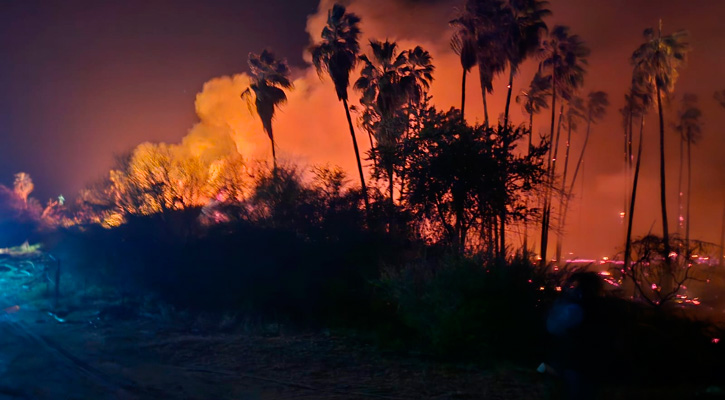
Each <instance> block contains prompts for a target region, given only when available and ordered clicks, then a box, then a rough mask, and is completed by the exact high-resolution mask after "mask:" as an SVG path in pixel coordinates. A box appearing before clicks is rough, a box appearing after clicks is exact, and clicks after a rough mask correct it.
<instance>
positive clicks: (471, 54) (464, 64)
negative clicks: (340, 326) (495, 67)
mask: <svg viewBox="0 0 725 400" xmlns="http://www.w3.org/2000/svg"><path fill="white" fill-rule="evenodd" d="M450 24H451V25H452V26H454V27H455V28H456V32H454V33H453V37H451V48H452V49H453V51H454V52H455V53H456V54H457V55H458V57H460V60H461V68H463V79H462V80H461V120H462V121H465V113H466V75H467V74H468V73H469V72H471V69H472V68H473V67H474V66H475V65H476V24H475V20H474V19H473V17H472V16H471V15H470V14H467V13H463V14H461V16H460V17H458V18H456V19H454V20H452V21H451V22H450Z"/></svg>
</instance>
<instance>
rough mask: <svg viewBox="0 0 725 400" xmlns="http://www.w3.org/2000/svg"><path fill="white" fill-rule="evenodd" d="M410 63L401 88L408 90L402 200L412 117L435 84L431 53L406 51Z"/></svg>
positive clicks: (401, 178)
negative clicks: (407, 144) (415, 109)
mask: <svg viewBox="0 0 725 400" xmlns="http://www.w3.org/2000/svg"><path fill="white" fill-rule="evenodd" d="M406 56H407V60H408V63H407V65H406V68H405V71H404V73H405V75H404V76H403V78H402V79H401V87H402V89H403V90H407V91H408V93H407V95H408V105H407V112H406V117H405V119H406V126H405V139H406V140H404V141H403V149H402V154H401V165H402V168H401V172H400V199H402V198H403V188H404V187H405V172H406V165H407V157H408V151H407V148H406V143H407V139H408V137H409V136H410V129H411V126H410V125H411V116H412V113H413V108H414V107H416V106H418V105H419V104H420V103H421V101H422V100H423V99H424V98H425V96H426V95H427V93H428V91H429V90H430V85H431V83H432V82H433V72H434V71H435V66H434V65H433V57H431V55H430V53H429V52H428V51H426V50H424V49H423V48H422V47H420V46H416V47H415V48H413V49H411V50H407V51H406Z"/></svg>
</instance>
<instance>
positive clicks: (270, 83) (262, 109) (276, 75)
mask: <svg viewBox="0 0 725 400" xmlns="http://www.w3.org/2000/svg"><path fill="white" fill-rule="evenodd" d="M248 63H249V76H250V78H251V81H252V83H251V84H250V85H249V87H248V88H247V89H245V90H244V91H243V92H242V99H243V100H245V101H246V102H247V105H248V106H249V109H250V112H251V110H252V105H253V106H254V110H256V112H257V115H259V119H261V120H262V127H263V128H264V131H265V132H266V133H267V136H269V140H270V142H271V143H272V160H273V162H274V170H275V171H276V170H277V154H276V152H275V145H274V133H273V132H272V119H273V118H274V112H275V110H276V109H277V108H279V107H280V106H281V105H282V104H284V103H285V102H286V101H287V95H286V94H285V92H284V89H292V87H293V86H292V81H290V78H289V75H290V69H289V67H288V66H287V62H286V61H285V60H278V59H277V58H275V56H274V54H273V53H272V52H271V51H269V50H263V51H262V53H260V54H254V53H249V58H248ZM252 97H254V102H252Z"/></svg>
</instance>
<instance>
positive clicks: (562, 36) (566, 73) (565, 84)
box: [539, 25, 589, 264]
mask: <svg viewBox="0 0 725 400" xmlns="http://www.w3.org/2000/svg"><path fill="white" fill-rule="evenodd" d="M541 56H542V58H543V60H542V61H541V63H540V65H539V71H540V72H541V73H542V74H545V75H546V76H549V77H550V78H551V87H552V96H551V129H550V131H549V139H548V142H550V143H551V142H552V139H553V135H554V126H555V122H556V99H557V96H559V97H561V98H563V99H564V100H568V99H569V98H571V95H572V92H573V91H574V90H576V89H577V88H579V87H580V86H581V85H582V83H583V82H584V73H585V70H584V66H585V65H586V64H587V57H588V56H589V49H588V48H587V47H586V46H585V45H584V42H583V41H582V40H581V38H580V37H579V36H578V35H571V34H569V28H568V27H566V26H561V25H557V26H555V27H554V28H553V29H552V30H551V31H550V32H549V35H548V38H547V39H546V40H544V42H543V45H542V50H541ZM560 112H561V111H560ZM553 148H554V150H553V152H554V153H555V152H556V150H557V148H558V140H557V143H556V144H554V146H553ZM555 158H556V156H555V155H554V157H551V156H549V157H548V159H547V170H548V171H549V182H547V184H548V185H549V187H551V185H553V177H554V172H555V170H556V163H555ZM546 192H547V193H546V194H545V198H544V207H543V214H542V223H541V262H542V264H546V262H547V257H546V256H547V247H548V244H549V226H550V216H551V190H550V189H547V191H546Z"/></svg>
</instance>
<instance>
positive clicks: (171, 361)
mask: <svg viewBox="0 0 725 400" xmlns="http://www.w3.org/2000/svg"><path fill="white" fill-rule="evenodd" d="M8 311H9V313H8ZM200 325H201V326H203V322H202V323H198V322H197V323H196V324H195V327H190V326H188V325H186V326H184V324H178V323H171V322H168V321H161V316H153V315H147V316H140V317H135V318H131V319H109V318H104V317H103V316H99V314H98V310H97V309H95V310H94V309H92V308H89V309H86V310H83V309H81V310H75V311H74V312H72V313H69V314H68V315H66V316H65V318H64V319H63V322H60V321H59V320H58V319H57V318H55V317H54V316H53V315H50V314H48V312H43V311H41V310H39V309H35V308H33V307H32V306H25V307H23V306H20V309H19V310H17V311H16V309H15V308H11V309H7V310H6V311H5V312H3V313H2V316H0V399H2V400H5V399H42V400H44V399H235V400H240V399H241V400H256V399H549V398H554V399H555V398H563V397H564V396H563V395H562V388H561V384H560V382H558V381H557V379H555V378H553V377H550V376H544V375H540V374H538V373H536V371H535V368H536V365H531V366H519V367H516V366H510V365H509V366H501V367H496V368H488V369H485V368H482V367H472V366H466V365H452V364H442V363H439V362H434V361H429V360H421V359H420V358H417V357H414V356H410V355H401V354H388V353H384V352H381V351H380V350H378V349H376V348H375V347H373V346H371V345H367V344H364V343H361V342H359V341H356V340H353V339H350V338H349V337H348V338H345V337H342V336H336V335H335V334H330V333H328V332H324V331H323V332H320V333H314V334H313V333H301V332H296V333H289V332H285V331H284V329H282V331H281V332H271V331H273V330H274V329H272V330H271V331H267V332H248V333H245V332H236V333H221V332H204V329H203V328H202V329H200ZM703 390H704V388H696V387H691V386H689V385H687V384H686V383H685V382H673V383H672V384H671V385H666V387H665V386H660V387H627V388H624V387H616V386H614V385H610V384H606V383H605V384H604V385H603V387H602V389H601V390H600V396H599V398H603V399H604V398H606V399H616V398H623V399H642V398H673V399H674V398H677V399H689V398H696V397H698V395H702V394H703V393H704V392H703ZM707 398H710V397H707ZM715 398H719V397H715Z"/></svg>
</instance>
